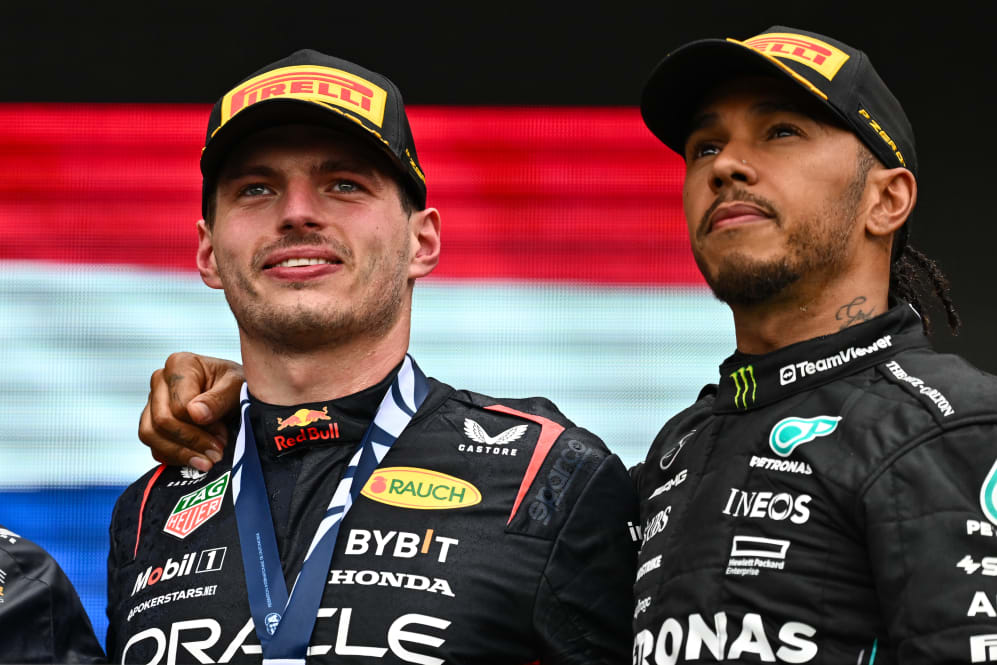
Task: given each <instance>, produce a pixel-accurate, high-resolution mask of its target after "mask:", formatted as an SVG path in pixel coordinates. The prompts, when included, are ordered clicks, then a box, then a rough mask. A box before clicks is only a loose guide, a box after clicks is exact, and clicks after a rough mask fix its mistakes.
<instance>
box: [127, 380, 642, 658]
mask: <svg viewBox="0 0 997 665" xmlns="http://www.w3.org/2000/svg"><path fill="white" fill-rule="evenodd" d="M390 378H391V377H388V379H390ZM388 379H386V380H385V381H384V382H382V383H381V384H380V386H379V388H378V389H379V390H380V393H381V394H383V392H384V390H385V388H386V386H387V383H386V382H387V381H388ZM375 392H377V391H376V390H375ZM379 400H380V397H379V396H378V397H377V399H376V400H374V403H375V404H376V402H377V401H379ZM323 408H324V407H319V406H318V405H311V406H309V407H308V408H307V409H301V410H298V411H297V412H296V413H295V414H294V415H293V416H287V415H285V417H280V416H277V417H274V418H271V417H270V415H268V413H269V412H262V413H263V415H262V416H260V415H259V413H257V416H255V417H257V418H258V419H259V418H262V420H267V419H270V420H268V422H269V425H271V427H270V428H269V430H268V429H267V425H268V422H262V423H260V424H261V426H260V427H257V426H256V425H254V426H253V431H254V433H255V434H256V436H257V444H258V449H259V450H260V457H261V462H262V464H263V468H264V476H265V478H266V485H267V491H268V494H269V497H270V501H271V509H272V513H273V521H274V524H275V531H276V535H277V541H278V545H279V550H280V558H281V561H282V567H283V570H284V574H285V578H286V579H287V580H288V584H289V587H288V588H290V584H291V583H293V581H294V576H295V574H296V572H297V570H299V569H300V566H301V562H302V560H303V559H304V555H305V550H306V548H307V547H308V545H309V542H310V540H311V537H312V534H313V533H314V531H315V527H316V525H317V524H318V520H319V519H320V518H321V516H322V513H323V512H324V510H325V506H327V505H328V502H329V498H330V497H331V495H332V491H333V488H334V487H335V485H336V483H337V481H338V479H339V477H340V475H341V474H342V473H343V471H344V469H345V468H346V466H347V462H348V459H349V457H350V456H351V455H352V453H353V450H354V449H355V447H356V443H355V441H354V442H352V443H350V444H349V445H340V442H341V441H342V439H344V438H346V439H349V438H350V436H351V435H349V434H348V431H350V430H351V429H352V430H356V431H362V430H363V427H360V428H359V430H357V428H356V423H353V424H351V423H350V422H348V421H349V418H348V417H346V416H343V417H340V415H342V414H340V415H337V416H336V417H332V416H330V414H331V413H333V412H332V411H329V410H328V408H325V410H322V409H323ZM253 409H254V407H250V412H251V414H252V413H253V412H254V411H253ZM292 410H293V409H292ZM335 410H336V409H335V408H334V411H335ZM354 415H355V414H354ZM370 417H372V414H368V415H367V417H366V420H365V421H364V423H363V425H364V427H365V424H366V422H369V419H370ZM360 420H364V419H362V418H361V419H360ZM270 421H272V422H270ZM274 423H279V425H278V426H277V427H272V425H274ZM233 429H235V428H230V431H231V430H233ZM260 432H264V434H260ZM313 435H314V437H315V438H316V440H317V439H318V437H319V436H320V435H324V436H325V437H326V438H325V439H324V440H323V441H322V443H324V445H316V446H314V447H311V448H307V449H305V450H288V449H287V448H288V446H290V447H291V448H294V449H297V448H301V447H303V446H304V442H307V441H309V440H311V438H312V437H313ZM337 437H338V439H337ZM353 438H354V439H355V438H358V437H356V436H353ZM261 439H265V440H261ZM298 441H301V442H302V443H300V444H299V443H296V442H298ZM275 444H276V445H275ZM233 448H234V445H231V444H230V445H229V446H227V448H226V456H225V458H224V459H223V461H222V462H220V463H218V464H216V465H215V467H214V468H213V469H212V470H211V471H210V472H208V474H207V475H202V474H200V472H196V471H194V470H192V469H187V468H179V467H159V468H157V469H154V470H152V471H150V472H149V473H147V474H146V475H145V476H144V477H143V478H141V479H140V480H139V481H137V482H136V483H135V484H133V485H132V486H131V487H129V488H128V489H127V490H126V491H125V492H124V494H123V495H122V496H121V497H120V498H119V500H118V502H117V504H116V507H115V510H114V516H113V520H112V526H111V551H110V554H109V559H108V589H109V598H108V616H109V619H110V627H109V630H108V638H107V648H108V653H109V655H110V657H111V658H112V660H114V661H124V662H128V663H173V662H200V663H215V662H217V663H222V662H256V663H258V662H260V661H261V658H262V656H261V649H260V646H259V644H260V643H259V641H258V638H257V635H256V633H255V631H254V626H253V622H252V619H251V618H250V609H249V603H248V601H247V592H246V581H245V578H244V573H243V561H242V558H241V554H240V545H239V537H238V531H237V527H236V518H235V513H234V508H233V504H232V490H231V489H230V488H228V489H227V485H228V481H229V478H230V474H231V464H232V454H233V453H232V450H233ZM281 448H284V449H283V450H282V449H281ZM285 453H287V454H286V455H285ZM278 454H279V456H278ZM285 462H288V463H292V464H293V465H296V466H295V467H294V469H295V470H294V471H293V472H289V471H288V470H287V469H285V468H283V467H282V465H285ZM427 478H428V480H427ZM395 481H397V482H395ZM367 489H370V490H371V491H367ZM367 489H365V491H364V493H363V494H362V495H361V496H359V497H358V499H357V500H356V501H355V502H354V503H353V505H352V508H350V511H349V512H348V514H347V516H346V518H345V520H344V522H343V526H342V528H341V529H340V532H339V537H338V540H337V542H336V547H335V551H334V553H333V557H332V562H331V564H330V570H329V573H328V576H327V577H326V580H325V582H326V585H325V590H324V592H323V597H322V602H321V605H320V607H319V610H318V614H317V619H316V622H315V627H314V630H313V632H312V637H311V642H310V647H309V654H310V659H309V660H315V661H316V662H337V663H339V662H344V663H345V662H349V663H423V664H437V663H466V664H474V665H481V664H485V663H501V664H503V665H523V664H526V663H565V664H567V663H577V664H579V665H582V664H586V665H587V664H593V663H621V662H626V661H627V660H629V655H628V652H629V649H630V614H629V612H630V604H631V596H630V585H631V583H632V581H633V575H634V570H635V564H636V542H635V541H636V538H635V534H636V531H637V530H636V528H633V524H635V523H636V516H637V506H636V497H635V495H634V492H633V485H632V483H631V480H630V478H629V476H628V474H627V470H626V468H625V467H624V465H623V464H622V462H621V461H620V460H619V458H618V457H616V456H615V455H613V454H611V453H610V452H609V451H608V450H607V449H606V447H605V445H604V444H603V443H602V442H601V441H600V440H599V439H598V438H597V437H595V436H594V435H592V434H591V433H589V432H588V431H586V430H584V429H581V428H578V427H575V426H574V425H573V424H572V423H571V422H569V421H568V420H567V419H565V417H564V416H563V415H562V414H561V413H559V412H558V410H557V409H556V408H555V407H554V406H553V405H552V404H551V403H550V402H548V401H547V400H544V399H540V398H531V399H524V400H496V399H493V398H490V397H485V396H483V395H478V394H475V393H471V392H466V391H458V390H454V389H453V388H451V387H449V386H447V385H444V384H442V383H439V382H437V381H435V380H430V391H429V394H428V396H427V398H426V400H425V402H424V403H423V404H422V406H421V407H420V408H419V410H418V411H417V413H416V415H415V417H414V418H413V419H412V421H411V422H410V423H409V425H408V427H407V428H406V429H405V430H404V432H403V433H402V434H401V436H400V437H399V438H398V440H397V441H396V442H395V444H394V446H393V447H392V448H391V449H390V451H389V452H388V454H387V456H386V457H385V459H384V460H383V462H382V464H381V466H380V467H378V469H377V471H375V473H374V475H373V476H371V480H370V481H369V483H368V485H367ZM475 501H477V502H475ZM413 502H414V503H418V504H419V505H417V506H413V505H411V504H413ZM403 504H408V505H407V507H406V506H403ZM628 522H629V523H630V524H629V525H628Z"/></svg>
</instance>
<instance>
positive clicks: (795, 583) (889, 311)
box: [632, 26, 997, 665]
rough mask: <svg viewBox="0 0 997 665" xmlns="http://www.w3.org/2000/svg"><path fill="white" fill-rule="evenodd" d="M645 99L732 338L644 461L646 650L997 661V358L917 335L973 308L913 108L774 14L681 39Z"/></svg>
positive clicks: (655, 656)
mask: <svg viewBox="0 0 997 665" xmlns="http://www.w3.org/2000/svg"><path fill="white" fill-rule="evenodd" d="M641 111H642V115H643V118H644V121H645V123H646V124H647V126H648V128H649V129H650V130H651V131H652V132H653V133H654V134H655V136H657V137H658V138H659V139H660V140H661V141H662V142H663V143H664V144H665V145H666V146H668V147H669V148H671V149H672V150H674V151H675V152H677V153H678V154H680V155H681V156H682V157H683V158H684V159H685V163H686V177H685V181H684V185H683V206H684V210H685V217H686V221H687V223H688V226H689V235H690V241H691V245H692V250H693V254H694V256H695V258H696V262H697V264H698V266H699V268H700V270H701V272H702V274H703V276H704V277H705V278H706V281H707V282H708V283H709V285H710V287H711V288H712V290H713V292H714V294H715V295H716V296H717V297H718V298H719V299H721V300H723V301H724V302H725V303H727V305H728V306H729V307H730V309H731V312H732V313H733V316H734V327H735V333H736V338H737V349H736V351H735V352H734V353H733V354H732V355H731V356H730V357H728V358H727V359H726V360H725V361H724V362H723V363H722V364H721V366H720V376H719V381H718V383H717V384H715V385H709V386H707V387H706V388H704V389H703V390H702V392H701V393H700V397H699V399H698V400H697V401H696V403H695V404H694V405H692V406H691V407H690V408H688V409H686V410H684V411H682V412H681V413H679V414H678V415H676V416H674V417H673V418H672V419H671V420H669V421H668V422H667V423H666V424H665V426H664V427H663V428H662V430H661V431H660V433H659V434H658V436H657V438H656V439H655V441H654V443H653V444H652V446H651V449H650V451H649V453H648V455H647V457H646V459H645V460H644V462H643V463H642V464H640V465H638V467H636V468H635V469H633V470H632V475H633V477H634V479H635V482H636V486H637V490H638V496H639V498H640V502H641V523H642V524H643V525H644V531H643V543H642V547H641V551H640V554H639V560H638V572H637V576H636V582H635V585H634V594H635V603H636V607H637V612H636V614H635V618H634V644H633V663H634V665H647V664H650V663H658V664H660V663H676V662H687V661H695V662H703V661H707V662H711V661H725V662H731V661H736V662H741V663H756V662H783V663H808V662H820V663H860V664H864V663H869V664H871V663H873V662H875V663H877V665H879V664H881V663H898V662H900V663H943V662H944V663H954V662H961V663H967V662H973V663H982V662H990V661H997V628H995V622H994V618H995V617H997V577H995V575H997V559H995V558H994V557H993V556H992V554H993V549H994V543H995V540H994V536H995V535H997V447H995V446H994V441H995V440H997V378H995V377H993V376H990V375H988V374H985V373H983V372H981V371H980V370H978V369H976V368H974V367H972V366H970V365H969V364H968V363H966V362H965V361H964V360H962V359H961V358H958V357H955V356H945V355H941V354H938V353H936V352H934V351H933V350H932V349H931V347H930V345H929V342H928V338H927V337H926V333H927V332H928V331H929V330H930V327H929V321H928V318H927V315H926V312H925V311H924V305H925V304H927V301H928V300H929V298H932V297H937V298H938V299H939V300H940V301H941V304H942V307H943V308H944V311H945V312H946V314H947V316H948V320H949V324H950V326H951V327H952V329H953V331H954V330H955V329H956V328H958V324H959V320H958V316H957V314H956V312H955V309H954V307H953V306H952V303H951V301H950V300H949V297H948V293H947V290H948V289H947V282H946V280H945V278H944V276H943V275H942V274H941V272H940V271H939V269H938V268H937V266H936V265H935V264H934V263H933V262H932V261H931V260H930V259H928V258H927V257H925V256H924V255H923V254H922V253H920V252H919V251H917V250H915V249H914V248H913V247H912V246H911V245H910V244H909V243H908V242H907V236H908V232H907V229H908V224H909V223H910V215H911V211H912V210H913V208H914V203H915V200H916V196H917V156H916V153H915V148H914V137H913V131H912V129H911V126H910V123H909V122H908V120H907V117H906V115H905V114H904V111H903V109H902V107H901V106H900V103H899V102H898V101H897V99H896V98H895V97H894V95H893V94H892V93H891V92H890V91H889V89H888V88H887V87H886V85H885V84H884V83H883V81H882V80H881V79H880V77H879V75H878V74H877V73H876V71H875V70H874V69H873V67H872V64H871V63H870V62H869V58H868V56H867V55H866V54H865V53H863V52H862V51H860V50H858V49H855V48H853V47H851V46H848V45H846V44H843V43H842V42H840V41H837V40H835V39H832V38H830V37H826V36H824V35H820V34H816V33H813V32H808V31H804V30H797V29H794V28H788V27H784V26H774V27H771V28H769V29H768V30H766V31H764V32H763V33H762V34H759V35H756V36H754V37H751V38H749V39H746V40H744V41H739V40H733V39H731V40H723V39H705V40H700V41H695V42H692V43H690V44H686V45H684V46H682V47H680V48H678V49H676V50H674V51H673V52H671V53H670V54H669V55H667V56H666V57H665V58H664V59H663V60H662V61H661V62H660V63H659V64H658V66H657V67H656V68H655V70H654V71H653V73H652V75H651V77H650V78H649V80H648V82H647V84H646V87H645V89H644V92H643V96H642V100H641Z"/></svg>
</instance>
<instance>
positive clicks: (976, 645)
mask: <svg viewBox="0 0 997 665" xmlns="http://www.w3.org/2000/svg"><path fill="white" fill-rule="evenodd" d="M969 657H970V659H971V660H972V662H974V663H992V662H994V661H995V660H997V633H991V634H989V635H972V636H971V637H970V638H969Z"/></svg>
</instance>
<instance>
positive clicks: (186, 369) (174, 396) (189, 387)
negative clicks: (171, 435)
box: [152, 351, 209, 422]
mask: <svg viewBox="0 0 997 665" xmlns="http://www.w3.org/2000/svg"><path fill="white" fill-rule="evenodd" d="M204 370H205V367H204V365H203V364H202V363H201V362H200V360H199V356H197V355H195V354H193V353H188V352H186V351H181V352H177V353H171V354H170V355H169V357H167V359H166V364H165V366H164V367H163V369H162V370H157V371H156V372H153V379H152V380H153V381H154V383H155V385H154V386H153V387H152V392H154V393H155V394H156V397H157V401H156V402H154V403H153V414H157V413H158V412H159V408H160V407H161V406H162V405H163V404H164V402H163V400H164V399H165V400H167V401H166V402H165V405H166V407H167V408H168V409H169V411H170V412H171V413H172V414H173V416H174V417H175V418H177V419H178V420H186V421H188V422H191V416H190V412H189V411H188V408H187V407H188V405H189V403H190V401H191V400H192V399H193V398H195V397H197V396H198V395H199V394H201V392H203V391H204V390H205V389H206V388H207V387H208V385H209V380H208V377H207V376H206V374H205V371H204ZM157 374H158V376H157Z"/></svg>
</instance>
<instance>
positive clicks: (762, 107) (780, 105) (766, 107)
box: [686, 100, 813, 136]
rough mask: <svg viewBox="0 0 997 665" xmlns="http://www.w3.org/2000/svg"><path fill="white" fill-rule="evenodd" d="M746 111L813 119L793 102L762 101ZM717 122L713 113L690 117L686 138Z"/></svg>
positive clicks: (757, 113) (716, 114)
mask: <svg viewBox="0 0 997 665" xmlns="http://www.w3.org/2000/svg"><path fill="white" fill-rule="evenodd" d="M748 111H749V112H750V113H752V114H754V115H767V114H770V113H797V114H799V115H803V116H806V117H808V118H811V119H813V115H812V114H810V113H808V112H807V111H805V110H804V109H803V107H802V106H801V105H800V104H799V103H798V102H793V101H775V100H764V101H760V102H758V103H756V104H752V105H751V108H749V109H748ZM719 120H720V115H719V114H718V113H716V112H713V111H710V112H706V113H697V114H695V115H694V116H692V120H691V121H690V122H689V131H688V133H687V134H686V136H689V135H691V134H692V133H693V132H696V131H699V130H700V129H707V128H709V127H712V126H714V125H716V124H717V122H719Z"/></svg>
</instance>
